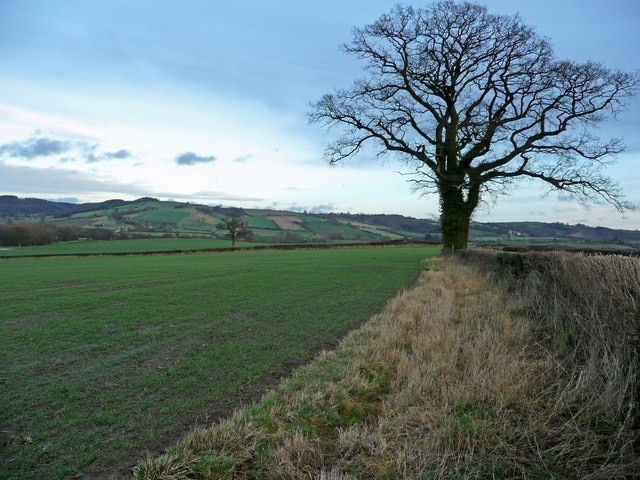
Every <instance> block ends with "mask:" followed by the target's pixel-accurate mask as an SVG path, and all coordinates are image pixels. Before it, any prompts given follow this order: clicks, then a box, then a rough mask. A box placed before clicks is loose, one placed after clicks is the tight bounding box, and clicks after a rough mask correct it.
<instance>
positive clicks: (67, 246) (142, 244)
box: [0, 238, 254, 257]
mask: <svg viewBox="0 0 640 480" xmlns="http://www.w3.org/2000/svg"><path fill="white" fill-rule="evenodd" d="M250 245H254V244H252V243H248V242H237V246H239V247H240V246H250ZM230 246H231V240H224V239H214V238H145V239H137V240H109V241H91V240H87V241H78V242H58V243H54V244H52V245H43V246H34V247H21V248H11V249H7V250H0V257H22V256H31V255H86V254H91V255H94V254H97V255H112V254H122V253H146V252H172V251H185V250H207V249H215V248H226V247H230Z"/></svg>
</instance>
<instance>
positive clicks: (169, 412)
mask: <svg viewBox="0 0 640 480" xmlns="http://www.w3.org/2000/svg"><path fill="white" fill-rule="evenodd" d="M105 243H109V242H105ZM112 243H113V242H112ZM118 243H119V242H118ZM438 251H439V248H438V247H378V248H342V249H330V250H327V249H323V250H294V251H277V250H265V251H240V252H238V251H236V252H233V251H229V252H221V253H194V254H185V255H165V254H157V255H151V256H100V257H47V258H8V259H4V260H1V261H0V268H1V269H2V275H1V276H0V292H1V293H0V295H1V298H2V310H0V328H1V329H2V335H1V336H0V362H1V364H2V366H3V372H2V374H1V378H0V404H2V405H3V408H2V410H1V411H0V432H1V435H2V436H3V437H2V438H1V439H0V440H2V443H3V444H6V445H5V446H4V447H2V450H0V478H11V479H26V478H49V479H55V478H70V477H73V476H76V475H78V474H96V472H98V471H99V470H100V469H106V470H108V469H109V468H112V467H114V465H118V464H122V463H123V462H128V461H130V462H132V463H135V462H136V461H137V460H138V459H139V458H140V457H141V456H142V455H143V452H144V451H145V449H147V448H155V449H158V448H159V446H162V445H168V444H169V443H171V442H172V441H175V440H177V437H178V436H180V435H181V434H182V433H184V431H185V429H189V428H190V426H192V422H194V420H195V419H201V420H205V419H206V418H207V413H208V412H210V408H212V406H217V407H218V408H220V406H221V405H222V406H226V408H231V407H233V405H225V399H229V400H228V402H232V401H233V399H234V398H237V396H238V395H239V393H238V392H241V391H242V390H243V389H248V388H249V387H250V386H251V385H252V384H253V383H254V382H257V381H259V380H260V379H261V378H263V377H264V376H265V375H268V374H269V373H270V372H274V371H277V370H278V369H280V368H281V366H282V364H283V363H295V362H296V361H298V359H300V358H301V357H304V356H305V354H306V353H307V352H308V351H310V350H312V349H313V348H314V347H316V346H318V345H319V344H322V343H323V342H326V341H328V340H330V339H333V338H335V337H336V336H339V335H341V334H342V333H344V332H346V331H347V330H349V329H350V328H352V327H353V326H355V325H356V324H358V323H360V322H362V321H364V320H366V319H367V318H368V317H369V316H370V315H371V314H372V313H374V312H376V311H378V310H379V309H380V308H381V307H382V306H383V305H384V303H385V302H386V301H387V300H388V299H389V298H390V297H391V296H392V295H393V294H394V293H395V292H396V291H398V290H399V289H401V288H403V287H404V286H407V285H409V284H410V283H411V282H412V281H413V280H414V279H415V278H416V275H417V273H418V272H419V271H420V270H421V268H422V265H423V264H422V261H423V260H424V259H426V258H428V257H430V256H433V255H435V254H437V253H438ZM228 402H227V403H228ZM132 459H133V460H132Z"/></svg>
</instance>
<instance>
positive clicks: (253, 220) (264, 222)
mask: <svg viewBox="0 0 640 480" xmlns="http://www.w3.org/2000/svg"><path fill="white" fill-rule="evenodd" d="M246 220H247V226H248V227H249V228H258V229H266V230H279V228H278V226H277V225H276V224H275V223H273V221H272V220H271V219H269V218H267V217H246Z"/></svg>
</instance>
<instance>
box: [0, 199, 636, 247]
mask: <svg viewBox="0 0 640 480" xmlns="http://www.w3.org/2000/svg"><path fill="white" fill-rule="evenodd" d="M226 217H243V218H244V219H245V220H246V221H247V225H248V227H249V229H250V230H251V235H252V240H253V241H256V242H277V243H283V242H284V243H301V242H327V241H352V242H353V241H356V242H389V241H407V240H409V241H434V242H437V241H439V239H440V225H439V223H438V222H437V221H435V220H431V219H418V218H412V217H405V216H402V215H382V214H379V215H371V214H349V213H326V214H310V213H300V212H290V211H281V210H257V209H242V208H237V207H223V206H208V205H197V204H191V203H183V202H174V201H160V200H157V199H155V198H148V197H145V198H140V199H137V200H133V201H125V200H117V199H114V200H108V201H106V202H101V203H84V204H72V203H63V202H53V201H48V200H42V199H37V198H18V197H15V196H10V195H5V196H0V223H15V222H30V223H35V222H38V223H45V224H47V225H53V226H56V227H58V228H63V227H68V228H77V229H82V230H83V231H87V230H91V229H102V230H108V231H111V232H113V233H114V234H115V236H116V237H119V238H131V237H137V236H214V237H224V236H225V235H226V233H227V232H226V230H225V229H224V227H223V226H222V225H221V223H222V220H223V219H224V218H226ZM470 237H471V241H472V242H475V243H485V244H486V243H488V244H509V245H513V244H515V245H531V244H534V245H535V244H545V245H548V244H558V243H562V244H570V245H577V246H580V245H586V244H589V245H594V246H604V245H618V246H621V247H630V248H638V247H640V231H636V230H615V229H610V228H605V227H587V226H585V225H579V224H578V225H566V224H561V223H542V222H508V223H507V222H503V223H479V222H473V223H472V226H471V231H470Z"/></svg>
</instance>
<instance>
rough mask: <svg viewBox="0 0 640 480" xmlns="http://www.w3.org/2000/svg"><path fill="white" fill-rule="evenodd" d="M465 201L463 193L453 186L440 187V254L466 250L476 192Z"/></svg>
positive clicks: (475, 204)
mask: <svg viewBox="0 0 640 480" xmlns="http://www.w3.org/2000/svg"><path fill="white" fill-rule="evenodd" d="M473 190H474V189H472V192H470V193H473V194H474V195H471V196H469V198H467V199H466V200H465V198H464V194H463V191H462V190H461V189H459V188H458V187H457V186H456V185H453V184H444V185H443V184H441V185H440V228H441V230H442V253H444V254H448V253H453V252H455V251H457V250H462V249H465V248H467V243H468V241H469V224H470V222H471V215H472V214H473V211H474V210H475V207H476V206H477V204H478V198H477V192H473Z"/></svg>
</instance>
